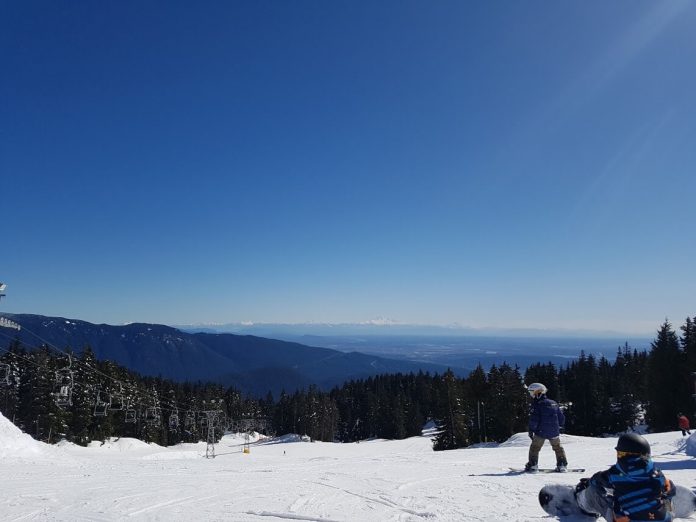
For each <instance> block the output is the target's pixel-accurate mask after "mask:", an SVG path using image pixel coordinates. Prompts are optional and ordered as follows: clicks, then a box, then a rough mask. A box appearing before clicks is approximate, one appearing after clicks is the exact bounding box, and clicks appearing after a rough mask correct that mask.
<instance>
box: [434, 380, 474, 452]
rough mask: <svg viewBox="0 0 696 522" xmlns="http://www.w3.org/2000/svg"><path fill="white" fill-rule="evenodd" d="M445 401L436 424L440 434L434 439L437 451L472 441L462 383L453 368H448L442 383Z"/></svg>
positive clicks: (464, 444)
mask: <svg viewBox="0 0 696 522" xmlns="http://www.w3.org/2000/svg"><path fill="white" fill-rule="evenodd" d="M440 386H441V388H442V390H443V393H442V397H443V399H444V400H443V402H442V404H440V405H439V406H440V407H439V411H438V417H437V420H436V426H437V430H438V434H437V435H436V436H435V438H434V439H433V449H434V450H435V451H441V450H449V449H456V448H462V447H464V446H468V445H469V443H470V439H469V430H468V422H469V419H468V418H467V416H466V413H465V411H464V404H463V397H462V393H461V387H460V383H459V382H458V380H457V378H456V377H455V375H454V373H453V372H452V370H447V372H445V374H444V375H443V377H442V381H441V384H440Z"/></svg>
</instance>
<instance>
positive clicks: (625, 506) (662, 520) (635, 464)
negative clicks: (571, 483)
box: [575, 433, 676, 522]
mask: <svg viewBox="0 0 696 522" xmlns="http://www.w3.org/2000/svg"><path fill="white" fill-rule="evenodd" d="M615 449H616V464H614V465H613V466H612V467H610V468H609V469H607V470H605V471H599V472H597V473H595V474H594V475H593V476H592V478H591V479H582V480H581V481H580V483H579V484H578V485H577V487H576V490H575V491H576V497H577V495H578V493H580V492H581V491H582V490H583V489H586V488H587V487H589V486H594V487H599V488H600V489H601V490H602V491H604V492H605V495H606V496H607V497H608V499H609V500H611V501H612V510H613V513H611V514H610V515H607V516H611V515H613V518H612V519H609V518H608V519H607V520H613V521H614V522H631V521H634V520H654V521H656V522H671V520H672V510H671V503H670V500H671V498H672V497H673V496H674V494H675V491H676V490H675V487H674V484H673V483H672V481H671V480H669V479H667V478H666V477H665V476H664V475H663V474H662V472H661V471H660V470H659V469H658V468H656V467H655V464H654V463H653V461H652V458H651V457H650V444H649V443H648V441H647V440H645V439H644V438H643V437H641V436H640V435H638V434H637V433H627V434H625V435H621V437H619V441H618V443H617V445H616V448H615Z"/></svg>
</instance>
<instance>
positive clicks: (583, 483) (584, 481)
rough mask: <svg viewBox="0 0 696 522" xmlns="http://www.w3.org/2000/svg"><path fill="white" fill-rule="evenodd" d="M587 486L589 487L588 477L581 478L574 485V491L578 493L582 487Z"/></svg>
mask: <svg viewBox="0 0 696 522" xmlns="http://www.w3.org/2000/svg"><path fill="white" fill-rule="evenodd" d="M589 487H590V479H588V478H581V479H580V482H578V485H577V486H575V493H580V492H581V491H582V490H583V489H587V488H589Z"/></svg>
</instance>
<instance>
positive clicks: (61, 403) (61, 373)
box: [53, 366, 74, 408]
mask: <svg viewBox="0 0 696 522" xmlns="http://www.w3.org/2000/svg"><path fill="white" fill-rule="evenodd" d="M69 368H70V367H69V366H68V368H63V369H62V370H56V379H55V383H54V386H53V387H54V389H55V391H54V392H53V399H54V400H55V401H56V405H57V406H58V407H59V408H67V407H68V406H72V394H73V384H74V383H73V372H72V370H70V369H69Z"/></svg>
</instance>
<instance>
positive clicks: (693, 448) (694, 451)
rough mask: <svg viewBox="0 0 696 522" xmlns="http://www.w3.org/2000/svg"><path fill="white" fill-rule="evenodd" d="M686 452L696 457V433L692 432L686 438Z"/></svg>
mask: <svg viewBox="0 0 696 522" xmlns="http://www.w3.org/2000/svg"><path fill="white" fill-rule="evenodd" d="M685 451H686V454H687V455H689V456H690V457H696V433H692V434H691V435H690V436H689V438H688V439H686V449H685Z"/></svg>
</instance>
